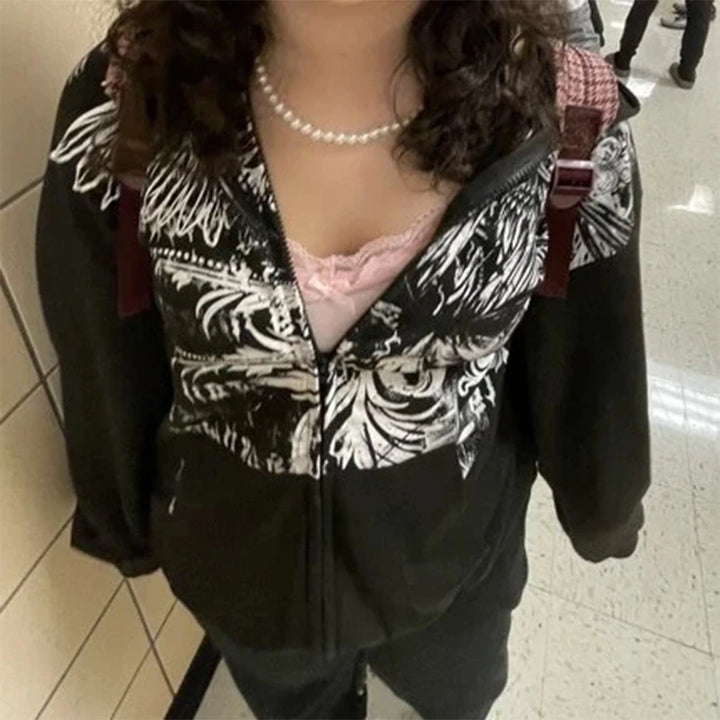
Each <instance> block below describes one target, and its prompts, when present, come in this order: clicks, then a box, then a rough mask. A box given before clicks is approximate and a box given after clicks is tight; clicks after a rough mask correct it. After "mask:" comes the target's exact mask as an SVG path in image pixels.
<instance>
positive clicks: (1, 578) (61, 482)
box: [0, 386, 75, 604]
mask: <svg viewBox="0 0 720 720" xmlns="http://www.w3.org/2000/svg"><path fill="white" fill-rule="evenodd" d="M0 462H1V463H2V472H0V497H1V498H2V501H0V556H1V558H2V560H1V562H2V572H0V604H2V603H4V602H5V601H6V600H7V598H8V597H9V595H10V593H11V592H12V591H13V590H14V589H15V588H16V587H17V586H18V584H19V583H20V582H21V580H22V578H23V577H24V576H25V575H26V574H27V572H28V571H29V570H30V568H31V566H32V564H33V563H34V562H35V561H36V560H37V559H38V558H39V557H40V555H41V554H42V552H43V551H44V550H45V548H46V547H47V546H48V544H49V543H50V542H51V540H52V539H53V538H54V537H55V535H57V533H58V532H59V530H60V528H61V527H62V526H63V524H64V523H65V522H66V521H67V519H68V518H69V517H70V514H71V513H72V510H73V507H74V505H75V498H74V495H73V492H72V487H71V484H70V476H69V474H68V470H67V462H66V459H65V449H64V444H63V436H62V433H61V431H60V428H59V426H58V423H57V420H56V419H55V415H54V413H53V411H52V409H51V407H50V402H49V400H48V397H47V395H46V393H45V391H44V390H43V388H42V386H38V387H37V389H36V390H35V392H33V393H32V394H31V395H30V397H28V398H27V400H25V401H24V402H23V403H22V405H21V406H20V407H19V408H18V409H17V410H16V411H15V412H14V413H13V414H12V415H11V416H10V418H9V419H8V420H6V421H5V422H4V423H3V424H2V426H0Z"/></svg>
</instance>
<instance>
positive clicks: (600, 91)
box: [555, 44, 620, 132]
mask: <svg viewBox="0 0 720 720" xmlns="http://www.w3.org/2000/svg"><path fill="white" fill-rule="evenodd" d="M555 66H556V69H557V75H556V86H557V92H556V97H555V104H556V107H557V109H558V113H559V114H560V117H561V118H562V116H563V115H564V111H565V108H566V107H567V106H568V105H587V106H590V107H594V108H597V109H598V110H600V111H601V113H602V128H601V132H605V131H606V130H607V129H608V128H609V127H610V126H611V125H612V124H613V122H614V121H615V118H616V117H617V113H618V105H619V102H620V100H619V94H618V87H617V79H616V78H615V75H614V73H613V71H612V68H611V67H610V66H609V65H608V64H607V63H606V62H605V60H603V58H602V57H601V56H600V55H597V54H596V53H593V52H589V51H587V50H582V49H580V48H577V47H574V46H573V45H566V44H557V45H556V46H555Z"/></svg>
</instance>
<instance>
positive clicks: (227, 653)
mask: <svg viewBox="0 0 720 720" xmlns="http://www.w3.org/2000/svg"><path fill="white" fill-rule="evenodd" d="M523 528H524V513H523V516H522V517H521V518H519V519H518V525H517V528H515V530H514V531H513V532H512V533H511V534H510V535H509V537H508V540H507V541H506V543H505V547H504V549H503V551H502V552H501V553H500V555H499V556H498V559H497V561H496V562H495V564H494V566H493V569H492V571H491V572H490V573H489V574H488V575H487V576H486V577H485V578H484V579H482V581H475V582H473V581H470V582H469V583H468V584H467V586H465V587H464V588H463V590H462V592H461V593H460V595H459V596H458V597H457V599H456V600H455V601H454V602H453V604H452V605H451V606H450V608H449V609H448V610H447V611H446V612H445V613H444V614H443V615H442V617H440V618H439V619H438V620H437V621H435V622H434V623H432V624H431V625H430V626H429V627H427V628H424V629H423V630H420V631H418V632H415V633H412V634H410V635H407V636H405V637H402V638H400V639H397V640H394V641H392V642H388V643H386V644H383V645H380V646H377V647H372V648H365V649H362V650H352V651H348V652H347V653H345V654H344V655H342V656H341V657H339V658H338V659H337V660H334V661H332V662H326V661H325V660H324V659H323V658H322V657H320V656H318V655H314V654H312V653H310V652H298V651H280V652H278V651H261V650H253V649H249V648H245V647H239V646H237V645H234V644H233V643H232V642H230V641H229V640H228V639H227V638H226V637H224V636H223V634H222V632H220V631H219V630H218V629H217V628H214V627H212V626H211V625H209V624H207V623H205V622H203V621H202V619H201V618H198V621H199V622H200V623H201V624H202V625H203V626H204V628H205V630H206V632H207V633H208V636H209V637H210V640H211V641H212V642H213V644H214V645H215V646H216V647H217V649H218V650H219V651H220V652H221V653H222V655H223V657H224V659H225V662H226V663H227V665H228V667H229V669H230V672H231V674H232V676H233V679H234V680H235V683H236V684H237V686H238V689H239V690H240V692H241V693H242V695H243V697H244V698H245V701H246V702H247V703H248V705H249V706H250V708H251V709H252V711H253V712H254V713H255V716H256V717H258V718H364V717H365V714H366V709H367V706H366V704H367V699H366V691H365V668H366V666H367V665H370V666H371V667H372V669H373V671H374V672H375V673H376V674H377V675H378V676H379V677H380V678H381V679H382V680H383V681H384V682H385V683H386V684H387V685H388V686H389V687H390V688H391V689H392V690H393V691H394V692H395V694H396V695H398V696H399V697H400V698H402V699H403V700H405V701H406V702H407V703H409V704H410V705H411V706H412V707H414V708H415V710H416V711H417V712H418V713H419V714H420V715H421V716H422V717H424V718H484V717H485V716H486V715H487V713H488V712H489V710H490V707H491V706H492V704H493V702H494V701H495V700H496V699H497V697H498V696H499V695H500V693H501V692H502V690H503V688H504V687H505V683H506V682H507V666H508V659H507V639H508V634H509V632H510V615H511V612H512V610H513V609H514V608H515V607H516V606H517V604H518V603H519V602H520V597H521V596H522V591H523V588H524V586H525V582H526V579H527V558H526V555H525V545H524V530H523Z"/></svg>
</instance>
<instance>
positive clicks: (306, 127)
mask: <svg viewBox="0 0 720 720" xmlns="http://www.w3.org/2000/svg"><path fill="white" fill-rule="evenodd" d="M312 131H313V126H312V125H311V124H310V123H305V124H304V125H303V126H302V127H301V128H300V132H301V133H302V134H303V135H309V134H310V133H311V132H312Z"/></svg>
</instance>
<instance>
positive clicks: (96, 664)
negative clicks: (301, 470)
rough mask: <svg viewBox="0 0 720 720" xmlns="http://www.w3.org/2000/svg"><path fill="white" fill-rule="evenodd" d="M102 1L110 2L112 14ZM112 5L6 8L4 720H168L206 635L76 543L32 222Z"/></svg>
mask: <svg viewBox="0 0 720 720" xmlns="http://www.w3.org/2000/svg"><path fill="white" fill-rule="evenodd" d="M101 1H102V3H103V4H101ZM108 3H109V0H80V1H77V0H32V2H29V1H28V0H0V68H1V72H2V85H1V86H0V268H1V270H2V275H1V284H2V288H1V292H0V708H1V710H0V716H1V717H2V719H3V720H14V719H15V718H20V719H25V718H36V717H41V718H51V717H54V718H63V720H67V719H69V718H72V719H73V720H83V719H84V718H87V719H88V720H91V719H92V720H100V719H101V718H111V717H112V718H136V719H137V718H143V719H144V720H148V719H149V718H160V717H163V716H164V713H165V710H166V709H167V707H168V706H169V704H170V702H171V700H172V694H173V692H175V691H176V690H177V688H178V686H179V684H180V682H181V681H182V678H183V675H184V673H185V670H186V668H187V666H188V663H189V661H190V659H191V657H192V655H193V654H194V652H195V650H196V649H197V646H198V644H199V642H200V640H201V632H200V629H199V628H198V626H197V625H196V623H195V621H194V620H193V619H192V617H191V616H190V615H189V613H188V612H187V611H186V610H185V609H184V607H183V606H182V605H180V604H179V603H176V601H175V599H174V597H173V596H172V594H171V592H170V590H169V588H168V586H167V584H166V582H165V580H164V578H163V577H162V575H161V574H160V573H156V574H154V575H152V576H148V577H144V578H140V579H135V580H131V581H125V580H124V579H123V578H122V577H121V576H120V574H119V573H118V572H117V571H116V570H115V569H114V568H112V567H111V566H109V565H107V564H105V563H101V562H98V561H95V560H93V559H91V558H89V557H87V556H85V555H83V554H81V553H79V552H78V551H76V550H73V549H71V548H70V546H69V530H70V526H69V521H70V517H71V513H72V510H73V507H74V497H73V493H72V488H71V485H70V480H69V476H68V471H67V467H66V461H65V454H64V447H63V438H62V409H61V398H60V389H59V378H58V371H57V359H56V356H55V353H54V351H53V348H52V345H51V343H50V341H49V338H48V335H47V331H46V329H45V327H44V323H43V320H42V314H41V311H40V304H39V299H38V293H37V288H36V276H35V268H34V226H35V215H36V212H37V205H38V199H39V194H40V189H41V183H42V174H43V170H44V165H45V158H46V155H47V150H48V143H49V138H50V132H51V129H52V123H53V118H54V115H55V108H56V104H57V100H58V97H59V93H60V90H61V87H62V85H63V83H64V80H65V77H66V76H67V75H68V73H69V72H70V70H71V69H72V67H73V66H74V64H75V63H76V62H77V60H78V59H79V58H80V57H81V56H82V55H83V54H84V53H85V52H86V51H87V49H89V48H90V47H91V46H92V45H93V44H94V42H96V41H97V39H99V38H100V37H101V36H102V32H103V28H104V26H105V24H106V23H107V19H108V18H109V17H110V15H111V8H110V6H109V4H108Z"/></svg>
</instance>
